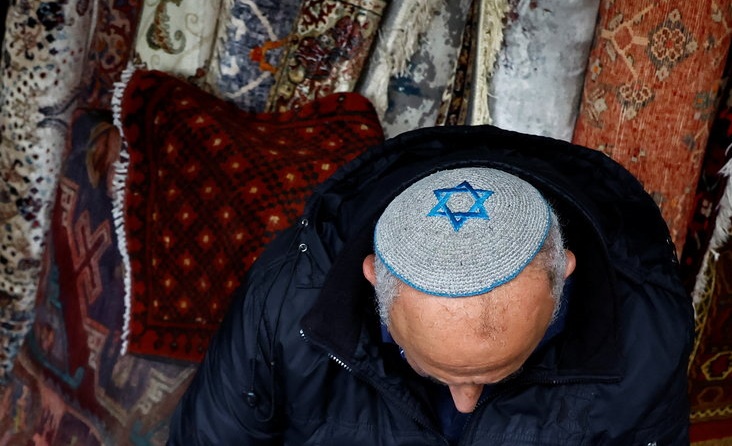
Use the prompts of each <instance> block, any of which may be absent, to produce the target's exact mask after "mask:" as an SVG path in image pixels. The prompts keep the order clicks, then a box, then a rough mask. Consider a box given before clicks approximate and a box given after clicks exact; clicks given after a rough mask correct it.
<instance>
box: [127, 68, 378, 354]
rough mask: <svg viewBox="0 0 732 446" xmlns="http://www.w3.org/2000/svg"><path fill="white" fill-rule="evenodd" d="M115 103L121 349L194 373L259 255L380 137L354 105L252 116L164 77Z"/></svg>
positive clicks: (335, 101) (327, 100) (368, 113)
mask: <svg viewBox="0 0 732 446" xmlns="http://www.w3.org/2000/svg"><path fill="white" fill-rule="evenodd" d="M119 91H120V93H121V95H120V97H119V98H118V99H120V101H119V104H117V106H118V110H117V114H118V117H119V123H118V125H120V127H121V129H122V133H123V137H124V138H125V139H126V143H127V153H124V152H123V154H122V160H123V162H122V163H121V165H120V166H118V167H119V169H118V172H120V173H122V174H123V175H120V176H119V177H118V178H117V181H118V183H117V186H118V187H119V189H120V191H121V192H123V194H122V198H121V199H120V200H119V201H118V203H117V205H118V212H120V213H121V217H122V218H121V219H120V220H119V223H120V225H119V227H118V228H117V229H118V233H117V235H118V238H119V241H120V251H121V252H122V254H123V258H124V259H125V261H126V262H127V268H128V271H129V272H130V276H129V277H127V299H128V300H127V305H128V308H127V311H128V314H127V316H128V318H129V320H128V321H127V326H126V331H127V333H125V334H123V339H124V338H125V336H127V342H128V349H129V351H130V352H133V353H138V354H143V355H155V356H165V357H169V358H176V359H183V360H191V361H198V360H200V359H201V358H202V356H203V353H204V352H205V350H206V347H207V345H208V341H209V339H210V337H211V335H212V334H213V333H214V332H215V330H216V329H217V327H218V325H219V323H220V322H221V320H222V318H223V316H224V314H225V312H226V310H227V308H228V305H229V303H230V301H231V298H232V295H233V293H234V292H235V290H236V289H237V288H238V287H239V284H240V281H241V280H242V279H243V277H244V273H245V272H246V270H247V269H248V267H249V266H251V264H252V263H253V262H254V261H255V259H256V258H257V256H258V255H259V254H260V253H261V251H262V249H263V247H264V246H265V244H266V243H267V242H268V241H270V240H272V238H273V237H274V236H275V235H276V234H277V233H278V232H279V231H281V230H283V229H285V228H287V227H288V226H290V225H291V224H293V223H295V222H296V221H297V220H298V219H299V217H300V215H301V212H302V210H303V207H304V203H305V200H306V199H307V197H308V195H309V193H310V192H311V191H312V189H313V187H314V186H316V185H317V184H318V183H320V182H322V181H323V180H325V179H326V178H328V177H329V176H330V175H331V174H332V173H333V172H334V171H335V170H336V169H337V168H338V167H339V166H340V165H342V164H344V163H345V162H347V161H349V160H350V159H352V158H353V157H355V156H356V155H358V154H359V153H361V152H362V151H363V150H364V149H366V148H368V147H369V146H372V145H376V144H379V143H381V142H382V141H383V131H382V129H381V126H380V124H379V121H378V119H377V117H376V115H375V112H374V110H373V108H372V106H371V104H370V102H369V101H368V100H366V99H365V98H363V97H362V96H360V95H358V94H356V93H340V94H334V95H330V96H327V97H324V98H321V99H317V100H315V101H313V102H310V103H308V104H306V105H304V106H302V107H297V108H296V109H295V110H292V111H287V112H282V113H260V114H255V113H249V112H244V111H242V110H240V109H238V108H237V107H236V106H235V105H234V104H232V103H229V102H226V101H222V100H220V99H217V98H215V97H214V96H212V95H209V94H207V93H205V92H203V91H202V90H200V89H198V88H196V87H194V86H191V85H189V84H186V83H185V82H182V81H181V80H178V79H177V78H175V77H172V76H170V75H167V74H164V73H162V72H156V71H136V72H134V74H132V75H131V78H130V79H129V80H128V81H127V83H126V87H124V89H123V90H122V89H120V90H119ZM124 348H125V346H124V345H123V349H124Z"/></svg>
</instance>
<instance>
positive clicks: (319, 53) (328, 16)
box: [267, 0, 387, 112]
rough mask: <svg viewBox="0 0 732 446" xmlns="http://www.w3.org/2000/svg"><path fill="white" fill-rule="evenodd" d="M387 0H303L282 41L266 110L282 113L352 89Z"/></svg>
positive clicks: (369, 49) (359, 73) (369, 48)
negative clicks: (289, 31)
mask: <svg viewBox="0 0 732 446" xmlns="http://www.w3.org/2000/svg"><path fill="white" fill-rule="evenodd" d="M386 5H387V1H386V0H350V1H344V0H303V2H302V4H301V5H300V10H299V13H298V16H297V18H296V19H295V24H294V26H293V28H292V32H291V33H290V36H289V37H288V40H287V42H286V43H285V49H284V51H283V54H282V58H281V60H280V63H279V66H278V67H277V71H276V73H275V81H274V85H273V86H272V89H271V90H270V95H269V99H268V101H267V110H268V111H272V112H284V111H288V110H292V109H294V108H295V107H300V106H303V105H305V104H307V103H308V102H311V101H313V100H315V99H318V98H322V97H324V96H328V95H330V94H332V93H337V92H348V91H353V88H354V86H355V85H356V82H357V81H358V79H359V77H360V76H361V70H362V69H363V66H364V63H365V62H366V58H367V57H368V55H369V52H370V51H371V46H372V43H373V41H374V39H375V38H376V35H377V31H378V30H379V23H380V22H381V16H382V14H383V13H384V9H385V8H386Z"/></svg>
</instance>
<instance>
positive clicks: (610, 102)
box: [574, 0, 732, 250]
mask: <svg viewBox="0 0 732 446" xmlns="http://www.w3.org/2000/svg"><path fill="white" fill-rule="evenodd" d="M599 11H600V15H599V19H598V25H597V27H596V30H595V40H594V43H593V47H592V49H591V51H590V57H589V61H588V72H587V75H586V77H585V85H584V93H583V99H582V103H581V108H580V116H579V118H578V121H577V125H576V129H575V134H574V142H576V143H579V144H582V145H585V146H589V147H593V148H596V149H599V150H602V151H603V152H604V153H606V154H608V155H609V156H610V157H612V158H613V159H615V160H616V161H618V162H620V163H621V164H623V165H624V166H625V167H626V168H627V169H628V170H630V171H631V172H632V173H633V174H634V175H636V176H637V177H638V179H639V180H640V181H641V182H642V183H643V185H644V186H645V188H646V190H647V191H648V192H649V193H651V195H652V196H653V197H654V199H655V200H656V202H657V203H658V205H659V206H660V208H661V210H662V213H663V216H664V218H665V219H666V222H667V223H668V225H669V228H670V230H671V235H672V238H673V241H674V242H675V243H676V246H677V248H678V249H679V250H681V249H682V247H683V244H684V238H685V236H686V227H687V219H688V216H689V215H690V213H691V210H692V209H691V208H692V206H693V196H694V192H695V190H694V188H695V186H696V184H697V180H698V178H699V171H700V168H701V161H702V158H703V155H704V149H705V148H706V146H707V138H708V135H709V128H710V126H711V123H712V121H713V119H714V116H715V113H716V109H717V100H718V97H719V93H720V87H721V83H722V76H723V70H724V66H725V61H726V59H727V52H728V49H729V45H730V37H731V36H732V10H730V5H729V2H719V1H716V0H705V1H702V2H688V1H681V0H668V1H663V2H648V1H645V0H628V1H623V2H617V1H613V0H603V1H602V2H601V4H600V9H599ZM699 67H704V69H699Z"/></svg>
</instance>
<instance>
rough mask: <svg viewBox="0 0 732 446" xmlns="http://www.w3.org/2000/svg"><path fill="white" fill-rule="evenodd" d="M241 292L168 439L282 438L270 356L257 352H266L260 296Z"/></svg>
mask: <svg viewBox="0 0 732 446" xmlns="http://www.w3.org/2000/svg"><path fill="white" fill-rule="evenodd" d="M237 294H238V298H237V299H235V301H234V302H233V303H232V305H231V307H230V310H229V313H228V315H227V317H226V319H225V320H224V321H223V322H222V325H221V327H220V328H219V331H218V332H217V334H216V336H214V338H213V340H212V342H211V344H210V346H209V349H208V351H207V353H206V356H205V358H204V360H203V362H202V363H201V365H200V367H199V369H198V371H197V373H196V376H195V377H194V379H193V381H192V382H191V384H190V386H189V388H188V390H187V391H186V393H185V394H184V395H183V397H182V399H181V400H180V402H179V403H178V406H177V408H176V410H175V412H174V414H173V417H172V419H171V422H170V432H169V439H168V445H185V446H192V445H229V444H236V445H274V444H282V440H281V436H280V434H279V432H278V429H277V428H276V423H277V417H275V416H273V414H274V412H273V406H274V404H273V402H272V398H271V393H272V392H271V389H270V387H269V386H270V385H271V384H272V380H271V379H270V378H269V377H268V376H267V375H269V373H267V370H266V364H267V362H266V361H264V360H262V359H263V358H261V357H260V358H259V359H260V360H259V361H257V358H256V355H257V354H262V353H261V350H260V345H259V344H258V339H257V338H258V330H259V329H260V327H259V324H257V319H258V318H256V316H255V313H256V311H254V307H256V305H257V299H254V298H253V297H254V296H248V297H246V298H244V294H245V293H241V292H240V293H237ZM246 294H248V293H246ZM257 352H260V353H257ZM255 367H258V368H259V369H256V368H255ZM262 368H265V370H262ZM253 374H257V376H253ZM255 385H256V388H255V387H254V386H255Z"/></svg>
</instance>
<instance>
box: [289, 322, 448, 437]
mask: <svg viewBox="0 0 732 446" xmlns="http://www.w3.org/2000/svg"><path fill="white" fill-rule="evenodd" d="M300 337H301V338H302V339H303V340H304V341H305V342H306V343H308V344H310V345H314V344H313V343H312V342H311V341H310V339H309V338H308V336H307V335H306V334H305V331H304V330H303V329H300ZM320 348H321V349H323V347H322V346H320ZM323 351H324V352H325V353H326V355H327V356H328V359H330V360H331V361H333V362H335V363H336V364H338V365H339V366H340V367H342V368H343V369H344V370H346V371H347V372H348V373H350V374H351V375H353V376H354V377H356V378H358V379H360V380H362V381H364V382H366V383H368V385H370V386H371V387H373V388H374V389H376V391H377V392H379V394H381V396H382V397H383V398H384V399H385V400H388V399H389V398H388V395H387V393H386V392H385V391H384V390H383V389H381V387H380V386H378V385H376V384H375V383H374V382H373V381H372V380H371V379H369V378H368V377H366V376H364V375H362V374H360V373H357V372H355V371H354V370H353V368H352V367H351V366H349V365H348V364H346V362H345V361H343V360H342V359H340V358H339V357H337V356H336V355H334V354H333V353H331V352H329V351H327V350H325V349H323ZM403 409H404V412H405V413H409V417H410V418H411V419H412V420H414V422H415V423H417V424H419V425H420V426H422V427H424V428H425V429H427V430H429V431H430V432H432V433H433V434H435V436H437V437H438V438H439V439H440V440H442V442H443V443H444V444H445V445H449V444H450V442H449V441H448V440H447V439H446V438H445V437H444V436H443V435H442V434H441V433H440V432H438V431H437V430H435V429H434V428H432V427H431V426H429V425H428V424H427V423H425V422H423V421H422V420H420V419H419V418H417V417H416V416H415V415H412V413H411V410H407V408H403Z"/></svg>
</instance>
